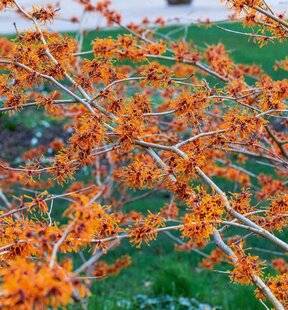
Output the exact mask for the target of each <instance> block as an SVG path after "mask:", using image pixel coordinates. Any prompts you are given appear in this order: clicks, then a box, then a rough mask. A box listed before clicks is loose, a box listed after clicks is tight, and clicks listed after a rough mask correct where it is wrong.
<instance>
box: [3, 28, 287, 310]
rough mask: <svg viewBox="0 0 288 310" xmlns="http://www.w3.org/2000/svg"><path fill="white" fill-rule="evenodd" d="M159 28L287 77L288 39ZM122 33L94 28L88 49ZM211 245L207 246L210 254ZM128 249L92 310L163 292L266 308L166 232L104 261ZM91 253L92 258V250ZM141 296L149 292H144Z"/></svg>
mask: <svg viewBox="0 0 288 310" xmlns="http://www.w3.org/2000/svg"><path fill="white" fill-rule="evenodd" d="M221 26H223V27H227V28H228V27H229V28H230V29H233V30H237V31H245V32H247V29H242V27H241V26H240V25H239V24H229V25H228V24H227V25H226V24H224V25H221ZM176 30H177V31H176ZM158 31H159V33H160V35H167V34H169V35H171V38H174V39H176V38H181V37H182V36H183V35H184V34H185V35H187V40H188V41H191V42H193V43H195V44H196V45H197V46H199V47H200V48H205V47H206V46H207V44H208V45H209V44H213V43H218V42H222V43H224V44H225V46H226V47H227V48H228V50H229V51H230V52H231V56H232V58H233V59H234V60H236V61H237V62H240V63H244V64H253V63H256V64H258V65H261V66H262V68H263V70H265V71H266V72H267V73H269V74H270V75H271V76H272V77H273V78H275V79H282V78H285V77H287V75H286V76H285V72H284V71H281V70H279V71H274V70H273V66H274V64H275V61H277V60H280V59H283V58H285V56H286V54H287V48H288V44H287V43H286V44H281V45H280V44H276V43H269V44H268V46H265V47H263V48H259V47H258V46H257V45H255V44H253V43H252V42H251V41H249V37H244V36H240V35H237V34H231V33H229V32H225V31H223V30H221V29H218V28H216V27H215V26H212V27H209V28H206V27H198V26H191V27H189V28H188V29H187V31H186V32H185V29H183V27H182V26H171V27H166V28H164V29H161V30H158ZM171 32H173V33H171ZM121 33H124V31H122V30H119V29H115V30H107V31H105V30H104V31H103V30H101V31H93V32H89V33H88V34H87V36H86V37H85V41H84V48H83V50H89V49H91V46H90V42H91V40H93V39H94V38H96V37H106V36H112V37H116V36H117V35H119V34H121ZM72 35H73V34H72ZM36 116H37V117H36ZM23 119H25V121H23ZM32 119H33V121H32ZM35 119H36V120H39V122H40V121H42V122H43V119H42V116H41V113H40V114H39V113H38V112H37V114H35V117H33V118H31V115H30V114H29V112H28V113H27V112H21V113H19V114H17V115H15V116H12V118H10V120H8V119H7V117H6V116H5V117H2V118H0V122H2V125H1V126H3V127H5V130H11V132H12V135H13V132H16V131H17V127H18V126H24V127H26V128H29V130H30V131H32V132H34V134H35V132H36V127H37V126H36V125H37V121H36V122H35ZM44 121H47V120H46V119H45V120H44ZM11 124H13V126H12V125H11ZM9 126H10V127H11V126H12V127H13V128H10V127H9ZM45 130H46V129H45V126H43V131H44V132H45ZM30 131H29V132H30ZM0 143H1V142H0ZM0 149H1V144H0ZM221 186H222V187H224V189H228V190H229V189H230V188H229V184H228V183H225V182H224V181H222V182H221ZM166 200H167V198H165V197H164V196H163V197H159V196H157V197H153V196H151V197H148V198H145V199H143V200H141V201H137V202H135V203H134V204H133V205H132V204H131V205H129V206H128V208H132V207H134V209H135V210H138V211H147V210H151V211H154V210H157V209H159V208H160V207H161V206H163V204H164V203H165V202H166ZM252 242H253V241H252ZM261 242H262V240H261ZM261 242H260V244H259V243H258V244H257V246H258V247H261ZM263 242H264V241H263ZM212 248H213V247H212ZM209 249H211V247H209ZM209 249H208V250H209ZM208 250H205V251H206V252H207V253H208V252H209V251H208ZM123 254H129V255H130V256H131V257H132V261H133V263H132V266H131V267H129V268H127V269H125V270H123V271H122V272H121V273H120V274H119V275H117V276H115V277H111V278H108V279H104V280H97V281H95V282H94V284H93V287H92V295H91V297H90V298H89V302H88V309H101V310H102V309H109V310H110V309H140V308H141V302H139V300H142V305H143V300H145V301H146V302H147V304H146V306H145V307H144V308H145V309H165V306H164V304H159V305H158V306H156V305H153V300H154V301H155V299H153V298H158V300H160V299H161V296H162V297H163V296H164V295H169V296H170V297H171V298H174V299H175V300H179V297H186V298H188V299H189V298H195V299H197V300H198V301H199V302H201V303H207V304H210V305H212V306H215V307H216V306H219V307H220V308H221V309H227V310H228V309H239V310H242V309H243V310H244V309H245V310H246V309H247V310H248V309H263V305H262V304H261V303H260V302H259V301H257V300H256V299H255V298H254V288H253V287H246V286H240V285H234V284H232V283H230V282H229V280H228V277H229V276H228V275H227V274H225V273H220V272H216V271H206V270H201V269H200V268H199V267H198V264H199V261H200V260H201V257H200V256H199V255H198V254H196V253H184V252H177V251H175V250H174V244H173V242H172V241H171V239H169V238H168V237H167V236H166V235H164V234H163V235H161V236H160V237H159V239H158V240H157V241H155V242H152V243H151V245H150V246H145V245H144V246H143V247H142V248H141V249H137V248H135V247H131V246H130V245H129V244H128V243H126V242H124V243H123V246H121V247H118V248H116V249H115V250H113V251H111V252H110V253H109V254H108V255H107V257H105V260H107V261H113V260H115V259H116V258H117V257H119V255H123ZM84 255H85V253H84ZM86 255H87V257H88V253H86ZM225 268H227V265H226V266H224V267H223V266H219V268H218V269H219V270H224V269H225ZM141 295H144V296H142V297H141ZM137 296H138V297H137ZM141 298H142V299H141ZM149 298H150V299H149ZM149 302H150V306H149V305H148V304H149ZM182 304H183V302H182ZM166 306H167V309H189V308H187V307H185V306H184V305H182V306H181V305H180V303H178V302H175V303H174V306H175V307H174V308H171V307H170V308H169V306H168V303H166ZM70 308H71V309H72V308H73V309H77V308H80V305H77V304H76V305H74V306H72V307H70ZM144 308H143V309H144Z"/></svg>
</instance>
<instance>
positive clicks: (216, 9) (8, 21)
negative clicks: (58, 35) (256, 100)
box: [0, 0, 288, 34]
mask: <svg viewBox="0 0 288 310" xmlns="http://www.w3.org/2000/svg"><path fill="white" fill-rule="evenodd" d="M267 2H268V3H271V4H272V5H273V7H274V8H275V9H276V11H279V12H285V11H287V12H288V0H268V1H267ZM19 3H21V4H22V5H23V6H24V7H25V8H29V7H31V6H32V5H33V4H36V5H40V6H41V5H45V4H48V3H60V7H61V10H60V11H59V17H60V18H62V17H68V18H70V17H72V16H78V17H80V16H81V15H82V8H81V6H79V4H77V3H76V2H75V1H74V0H50V1H49V0H48V1H47V0H19ZM112 3H113V5H112V6H113V7H114V8H115V9H116V10H118V11H119V12H120V13H121V14H122V16H123V21H124V23H125V24H128V23H130V22H139V21H141V20H142V19H143V17H148V18H149V19H150V20H152V21H153V20H155V19H156V18H157V17H159V16H162V17H164V18H165V19H168V20H170V21H173V19H177V18H179V19H181V20H182V21H183V22H189V21H190V22H191V21H197V20H199V19H201V20H204V19H206V18H209V19H210V20H212V21H219V20H224V19H226V18H227V16H228V15H229V10H227V8H226V7H225V6H224V5H223V4H221V2H220V0H194V1H193V3H192V4H191V5H182V6H168V5H167V3H166V1H165V0H112ZM14 21H15V22H16V24H17V28H18V29H19V30H23V29H27V28H29V27H31V23H30V22H29V21H25V20H23V19H22V18H20V17H19V16H18V15H16V14H15V13H14V12H13V11H12V10H11V9H6V10H5V11H4V12H0V33H2V34H3V33H13V32H14V26H13V22H14ZM83 25H84V28H85V29H93V28H95V27H97V26H104V25H105V23H104V21H103V19H102V17H100V16H98V15H97V14H93V15H89V14H86V15H85V18H84V22H83ZM47 27H49V28H50V29H53V30H58V31H59V30H61V31H64V30H75V29H78V27H79V26H77V25H75V24H71V23H70V22H67V21H65V20H57V21H55V22H53V23H52V24H49V25H48V26H47Z"/></svg>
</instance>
